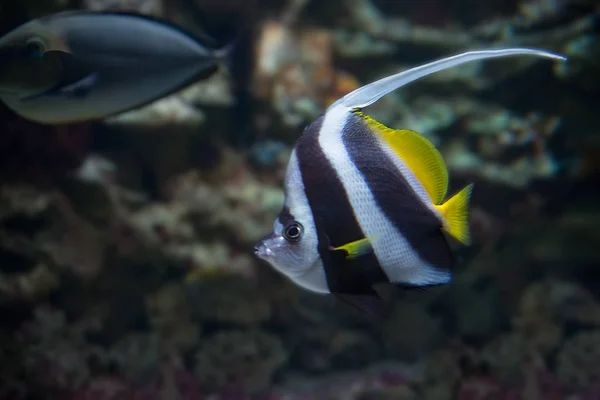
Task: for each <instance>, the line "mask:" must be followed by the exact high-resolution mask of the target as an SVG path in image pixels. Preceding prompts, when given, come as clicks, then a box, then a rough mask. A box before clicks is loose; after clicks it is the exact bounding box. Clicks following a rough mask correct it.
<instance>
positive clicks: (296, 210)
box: [254, 48, 565, 315]
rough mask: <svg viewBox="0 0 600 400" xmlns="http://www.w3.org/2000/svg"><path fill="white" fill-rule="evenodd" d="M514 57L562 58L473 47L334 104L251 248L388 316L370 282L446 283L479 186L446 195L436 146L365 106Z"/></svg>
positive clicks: (323, 289) (307, 137)
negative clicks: (420, 82)
mask: <svg viewBox="0 0 600 400" xmlns="http://www.w3.org/2000/svg"><path fill="white" fill-rule="evenodd" d="M512 55H534V56H540V57H548V58H553V59H561V60H564V59H565V58H564V57H562V56H560V55H556V54H552V53H548V52H545V51H540V50H533V49H521V48H514V49H501V50H482V51H471V52H467V53H463V54H459V55H456V56H453V57H449V58H444V59H441V60H438V61H434V62H431V63H429V64H425V65H422V66H419V67H416V68H413V69H410V70H407V71H404V72H401V73H398V74H395V75H391V76H388V77H386V78H383V79H381V80H378V81H375V82H373V83H370V84H368V85H366V86H363V87H361V88H359V89H356V90H355V91H353V92H351V93H349V94H347V95H346V96H344V97H342V98H341V99H339V100H337V101H336V102H335V103H333V104H332V105H331V106H330V107H329V108H328V109H327V110H326V112H325V113H324V115H322V116H320V117H319V118H318V119H317V120H315V121H314V122H313V123H312V124H310V125H309V126H308V127H307V128H306V129H305V131H304V133H303V134H302V136H301V137H300V138H299V140H298V142H297V143H296V145H295V147H294V149H293V151H292V154H291V157H290V160H289V164H288V167H287V171H286V177H285V187H284V189H285V203H284V206H283V210H282V211H281V213H280V214H279V216H278V218H277V219H276V220H275V222H274V224H273V232H272V233H271V234H270V235H269V236H267V237H265V238H264V239H263V240H262V241H260V242H259V243H258V244H257V245H256V247H255V249H254V251H255V254H256V255H257V256H258V257H259V258H261V259H263V260H265V261H267V262H268V263H269V264H271V265H272V267H274V268H275V269H276V270H278V271H279V272H281V273H283V274H284V275H285V276H287V277H288V278H289V279H291V280H292V281H293V282H295V283H296V284H297V285H299V286H301V287H303V288H305V289H308V290H310V291H313V292H317V293H327V294H334V295H335V296H337V297H338V298H340V299H342V300H343V301H345V302H347V303H350V304H351V305H353V306H355V307H358V308H359V309H361V310H363V311H365V312H368V313H370V314H373V315H382V314H384V312H385V307H384V306H385V303H384V302H383V299H382V298H381V297H380V296H379V294H378V293H377V292H376V291H375V289H374V288H373V285H376V284H382V283H391V284H395V285H401V286H417V287H421V286H429V285H440V284H444V283H447V282H449V281H450V279H451V274H450V271H451V269H452V265H453V254H452V252H451V250H450V247H449V242H448V239H449V237H448V236H447V235H449V236H450V237H453V238H454V239H456V240H457V241H458V242H460V243H462V244H464V245H468V244H469V243H470V233H469V224H468V214H469V211H468V208H469V198H470V195H471V191H472V189H473V186H472V185H468V186H467V187H465V188H463V189H462V190H460V191H459V192H458V193H456V194H454V195H453V196H451V197H450V198H449V199H448V200H446V197H447V190H448V171H447V169H446V165H445V163H444V160H443V158H442V156H441V154H440V153H439V151H438V150H437V149H436V148H435V147H434V146H433V144H432V143H430V142H429V140H428V139H427V138H425V136H422V135H420V134H419V133H417V132H414V131H411V130H406V129H400V130H395V129H391V128H388V127H386V126H384V125H383V124H381V123H379V122H377V121H375V120H373V119H372V118H370V117H369V116H367V115H366V114H364V113H363V112H362V111H361V109H363V108H364V107H367V106H368V105H370V104H373V103H374V102H376V101H377V100H379V99H380V98H382V97H383V96H385V95H386V94H388V93H390V92H392V91H393V90H396V89H398V88H400V87H402V86H404V85H406V84H408V83H410V82H412V81H414V80H416V79H419V78H422V77H425V76H427V75H429V74H432V73H434V72H438V71H442V70H445V69H448V68H451V67H455V66H458V65H460V64H463V63H465V62H469V61H475V60H483V59H489V58H494V57H505V56H512Z"/></svg>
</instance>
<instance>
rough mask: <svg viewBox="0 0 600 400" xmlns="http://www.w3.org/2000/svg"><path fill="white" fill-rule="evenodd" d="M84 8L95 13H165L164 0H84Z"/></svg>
mask: <svg viewBox="0 0 600 400" xmlns="http://www.w3.org/2000/svg"><path fill="white" fill-rule="evenodd" d="M83 6H84V7H85V8H87V9H89V10H93V11H111V10H119V11H135V12H138V13H141V14H150V15H161V14H162V12H163V4H162V0H84V1H83Z"/></svg>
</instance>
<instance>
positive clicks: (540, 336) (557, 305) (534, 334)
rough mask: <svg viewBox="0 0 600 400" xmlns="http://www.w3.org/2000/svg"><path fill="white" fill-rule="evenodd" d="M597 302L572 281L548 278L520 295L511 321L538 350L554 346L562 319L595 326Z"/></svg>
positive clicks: (599, 313)
mask: <svg viewBox="0 0 600 400" xmlns="http://www.w3.org/2000/svg"><path fill="white" fill-rule="evenodd" d="M599 318H600V304H598V303H597V301H596V300H595V299H594V297H593V296H592V295H591V294H590V293H589V292H587V291H586V290H585V289H583V288H581V287H579V286H577V285H576V284H574V283H569V282H563V281H558V280H553V279H548V280H545V281H542V282H538V283H534V284H532V285H531V286H530V287H529V288H527V290H526V291H525V293H524V294H523V296H522V298H521V304H520V310H519V314H518V315H517V316H516V317H515V320H514V322H513V323H514V325H515V328H516V329H517V330H519V331H520V332H521V334H522V335H523V336H524V337H525V338H527V341H528V342H529V343H530V344H531V345H532V346H533V347H535V348H537V349H538V350H539V351H542V352H543V353H547V352H550V351H553V350H555V349H556V348H557V347H558V345H559V343H560V341H561V339H562V336H563V328H562V327H563V326H564V324H565V323H573V322H575V323H578V324H583V325H592V326H598V324H599Z"/></svg>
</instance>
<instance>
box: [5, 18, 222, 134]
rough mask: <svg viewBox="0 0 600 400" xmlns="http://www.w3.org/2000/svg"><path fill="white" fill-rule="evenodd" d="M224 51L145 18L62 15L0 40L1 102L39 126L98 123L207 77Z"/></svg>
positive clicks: (39, 22)
mask: <svg viewBox="0 0 600 400" xmlns="http://www.w3.org/2000/svg"><path fill="white" fill-rule="evenodd" d="M229 51H231V48H230V47H229V46H227V47H226V49H225V50H223V49H214V48H211V47H210V46H209V45H208V44H206V43H204V42H203V40H200V39H199V38H196V37H195V36H193V35H192V34H190V33H187V32H185V31H183V30H182V29H181V28H178V27H175V26H173V25H171V24H169V23H168V22H166V21H162V20H158V19H155V18H151V17H147V16H142V15H135V14H128V13H116V12H87V11H74V12H62V13H58V14H53V15H49V16H47V17H43V18H40V19H37V20H33V21H30V22H28V23H26V24H24V25H22V26H20V27H18V28H16V29H15V30H13V31H12V32H9V33H8V34H6V35H5V36H3V37H2V38H0V98H1V99H2V100H3V101H4V102H5V103H6V105H7V106H8V107H10V108H11V109H12V110H13V111H15V112H16V113H18V114H20V115H21V116H23V117H25V118H28V119H31V120H33V121H37V122H41V123H47V124H58V123H70V122H77V121H88V120H97V119H103V118H105V117H108V116H112V115H115V114H119V113H122V112H125V111H128V110H131V109H134V108H137V107H141V106H143V105H145V104H148V103H150V102H152V101H154V100H157V99H159V98H161V97H164V96H167V95H169V94H171V93H173V92H175V91H178V90H180V89H182V88H184V87H186V86H188V85H190V84H191V83H193V82H195V81H197V80H201V79H205V78H207V77H208V76H210V75H211V74H212V73H213V72H215V71H216V70H217V69H218V68H219V66H220V65H222V64H223V63H224V62H225V61H226V58H227V57H228V55H229Z"/></svg>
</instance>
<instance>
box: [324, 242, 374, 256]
mask: <svg viewBox="0 0 600 400" xmlns="http://www.w3.org/2000/svg"><path fill="white" fill-rule="evenodd" d="M374 239H375V238H364V239H359V240H356V241H354V242H351V243H347V244H345V245H342V246H339V247H334V248H331V250H332V251H340V250H342V251H344V252H345V253H346V259H347V260H352V259H355V258H358V257H361V256H364V255H367V254H371V253H372V252H373V245H372V243H371V242H372V241H373V240H374Z"/></svg>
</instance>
